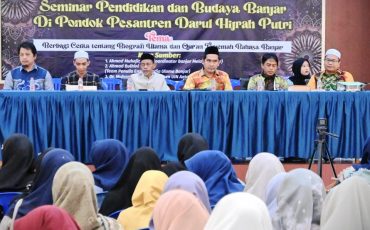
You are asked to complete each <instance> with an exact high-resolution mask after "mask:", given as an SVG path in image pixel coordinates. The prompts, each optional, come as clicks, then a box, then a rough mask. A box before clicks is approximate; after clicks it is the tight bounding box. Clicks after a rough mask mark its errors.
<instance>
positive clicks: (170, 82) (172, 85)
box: [166, 78, 176, 90]
mask: <svg viewBox="0 0 370 230" xmlns="http://www.w3.org/2000/svg"><path fill="white" fill-rule="evenodd" d="M166 83H167V85H168V87H169V88H170V90H176V81H174V80H171V79H169V78H166Z"/></svg>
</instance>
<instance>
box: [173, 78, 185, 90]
mask: <svg viewBox="0 0 370 230" xmlns="http://www.w3.org/2000/svg"><path fill="white" fill-rule="evenodd" d="M184 85H185V80H180V81H177V82H176V87H175V89H176V90H182V88H184Z"/></svg>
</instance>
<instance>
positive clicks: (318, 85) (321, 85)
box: [316, 77, 323, 91]
mask: <svg viewBox="0 0 370 230" xmlns="http://www.w3.org/2000/svg"><path fill="white" fill-rule="evenodd" d="M316 89H317V90H318V91H321V90H322V89H323V84H322V81H321V77H318V78H317V84H316Z"/></svg>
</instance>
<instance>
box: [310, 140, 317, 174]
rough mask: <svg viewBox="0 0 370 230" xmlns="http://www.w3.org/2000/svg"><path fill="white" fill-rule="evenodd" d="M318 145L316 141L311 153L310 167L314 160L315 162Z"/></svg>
mask: <svg viewBox="0 0 370 230" xmlns="http://www.w3.org/2000/svg"><path fill="white" fill-rule="evenodd" d="M316 147H317V143H316V141H315V146H314V149H313V151H312V153H311V157H310V161H309V164H308V169H311V166H312V162H313V157H314V156H315V153H316Z"/></svg>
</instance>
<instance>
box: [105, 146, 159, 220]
mask: <svg viewBox="0 0 370 230" xmlns="http://www.w3.org/2000/svg"><path fill="white" fill-rule="evenodd" d="M148 170H161V161H160V160H159V158H158V156H157V154H156V153H155V151H154V150H153V149H152V148H149V147H142V148H139V149H138V150H136V151H135V152H134V153H133V155H132V156H131V158H130V161H129V162H128V165H127V167H126V168H125V170H124V171H123V173H122V175H121V177H120V178H119V180H118V182H117V184H116V185H115V186H114V187H113V189H112V190H110V191H109V192H108V194H107V196H106V197H105V199H104V201H103V204H102V206H101V208H100V210H99V213H101V214H103V215H106V216H108V215H109V214H111V213H113V212H115V211H118V210H122V209H126V208H128V207H131V206H132V202H131V198H132V194H133V193H134V190H135V188H136V185H137V183H138V182H139V179H140V177H141V175H142V174H143V173H144V172H146V171H148Z"/></svg>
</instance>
